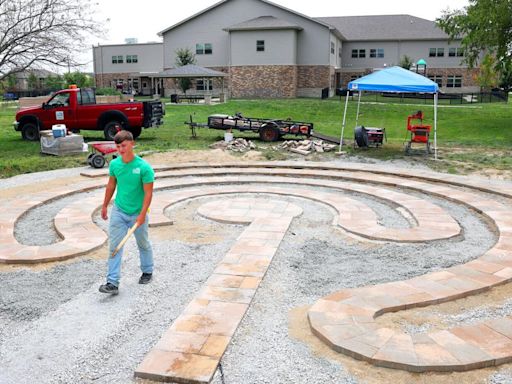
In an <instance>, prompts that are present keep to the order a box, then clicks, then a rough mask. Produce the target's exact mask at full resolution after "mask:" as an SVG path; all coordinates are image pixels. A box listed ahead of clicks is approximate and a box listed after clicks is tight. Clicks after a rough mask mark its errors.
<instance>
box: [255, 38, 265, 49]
mask: <svg viewBox="0 0 512 384" xmlns="http://www.w3.org/2000/svg"><path fill="white" fill-rule="evenodd" d="M264 51H265V40H256V52H264Z"/></svg>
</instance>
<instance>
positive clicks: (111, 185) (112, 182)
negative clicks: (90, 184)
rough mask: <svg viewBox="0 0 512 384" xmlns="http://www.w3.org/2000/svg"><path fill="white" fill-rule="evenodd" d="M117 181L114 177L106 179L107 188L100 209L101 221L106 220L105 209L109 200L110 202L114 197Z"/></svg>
mask: <svg viewBox="0 0 512 384" xmlns="http://www.w3.org/2000/svg"><path fill="white" fill-rule="evenodd" d="M116 186H117V180H116V178H115V177H114V176H110V177H109V179H108V183H107V187H106V188H105V198H104V199H103V206H102V207H101V218H102V219H103V220H107V219H108V215H107V208H108V204H109V203H110V200H112V196H114V192H115V190H116Z"/></svg>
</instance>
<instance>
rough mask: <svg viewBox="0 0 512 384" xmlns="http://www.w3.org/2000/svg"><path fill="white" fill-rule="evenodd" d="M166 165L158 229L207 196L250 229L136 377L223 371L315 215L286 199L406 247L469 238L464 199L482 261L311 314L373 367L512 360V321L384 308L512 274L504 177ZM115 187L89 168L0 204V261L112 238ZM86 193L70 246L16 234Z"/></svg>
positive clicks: (323, 330) (195, 377)
mask: <svg viewBox="0 0 512 384" xmlns="http://www.w3.org/2000/svg"><path fill="white" fill-rule="evenodd" d="M155 171H156V181H155V194H154V198H153V203H152V206H151V218H150V226H153V227H157V226H166V225H170V224H171V223H172V220H173V219H172V217H170V216H169V215H167V214H166V211H167V210H168V209H169V208H171V207H173V206H175V205H177V204H179V203H183V202H187V201H190V200H193V199H197V198H202V201H203V200H204V199H206V200H205V201H206V202H203V203H202V204H201V205H200V206H199V207H198V208H197V212H196V213H197V215H199V216H201V217H202V218H204V219H206V220H213V221H215V222H220V223H226V224H238V225H244V230H243V232H242V233H241V235H240V236H239V237H238V239H237V240H236V242H235V243H234V244H233V245H232V246H231V248H230V249H229V251H228V252H227V253H226V254H225V256H224V257H223V259H222V260H221V262H220V263H218V264H217V265H216V266H215V267H214V270H213V273H212V274H211V276H210V277H209V278H208V280H207V281H206V282H205V283H204V284H203V286H202V287H201V289H200V290H199V291H198V292H197V293H195V296H194V298H193V299H192V301H191V302H190V303H189V304H188V306H186V308H185V309H184V310H183V312H182V313H181V315H180V316H179V317H178V318H176V319H175V320H174V321H173V322H172V324H171V325H170V327H169V328H168V330H167V331H166V332H165V333H164V334H163V335H162V336H161V338H160V340H155V344H154V347H153V348H152V349H151V350H150V351H149V352H148V353H147V355H146V356H145V358H144V359H143V361H141V362H140V365H139V366H138V367H137V369H136V370H135V376H136V377H139V378H145V379H151V380H156V381H176V382H183V383H208V382H210V381H211V380H212V378H213V375H214V374H215V372H216V370H217V368H218V365H219V362H220V360H221V358H222V356H223V355H224V352H225V351H226V349H227V348H228V346H229V345H230V342H231V340H232V338H233V337H234V335H235V332H236V330H237V328H238V326H239V324H240V323H241V321H242V320H243V318H244V316H245V314H246V312H247V311H248V309H249V308H250V306H251V302H252V301H253V298H254V296H255V295H256V293H257V290H258V287H259V285H260V283H261V282H262V280H263V279H264V278H265V274H266V272H267V269H268V268H269V267H270V266H271V263H272V259H273V257H274V255H275V254H276V252H277V251H278V249H279V246H280V244H281V241H282V240H283V238H285V236H288V235H289V228H290V225H291V223H292V222H293V220H295V219H296V218H297V217H300V216H301V215H303V214H304V212H303V209H302V208H301V207H300V206H298V205H296V204H294V203H293V200H286V201H284V200H283V197H293V198H299V199H303V200H306V201H311V202H315V203H316V204H321V205H324V206H326V207H328V208H329V210H330V211H331V212H332V213H333V215H332V226H333V227H335V228H336V230H339V231H340V232H342V233H344V234H345V235H347V236H348V237H352V238H354V239H356V240H357V241H359V242H363V243H364V242H367V243H370V244H373V243H377V244H379V243H396V244H402V245H403V250H404V252H407V244H412V243H422V244H429V245H430V244H431V245H432V246H434V245H435V244H436V243H438V242H440V241H450V242H453V246H454V247H457V244H458V242H459V241H460V239H463V238H464V237H465V236H466V235H467V234H466V233H465V231H464V229H463V227H462V226H461V224H460V223H459V222H458V220H456V219H455V218H454V217H453V216H452V215H451V214H450V212H448V210H446V209H445V208H443V207H442V206H441V205H440V204H437V203H436V201H446V202H449V203H450V204H454V205H457V206H463V207H465V208H467V209H468V210H469V212H471V215H474V216H475V217H478V218H479V219H481V220H482V221H484V222H485V223H486V225H487V226H488V227H489V229H490V231H491V232H492V233H494V234H495V235H496V241H495V242H494V244H493V245H492V246H491V247H490V248H489V249H487V250H485V251H484V252H482V253H481V254H480V255H479V256H478V257H476V258H473V259H472V260H470V261H468V262H466V263H465V264H459V265H453V266H451V267H449V268H445V269H442V270H435V271H431V272H429V273H427V274H423V275H420V276H416V277H413V278H410V279H407V280H402V281H393V282H388V283H383V284H377V285H367V286H359V287H355V288H346V289H341V290H338V291H336V292H332V293H331V294H329V295H327V296H323V297H321V295H319V297H318V298H317V301H316V302H311V303H310V307H309V310H308V313H307V317H308V319H307V320H308V322H309V325H310V327H311V331H312V333H313V334H314V335H315V336H316V337H318V338H319V339H320V340H322V341H323V342H324V343H325V344H327V345H328V346H329V347H330V348H332V349H333V350H335V351H337V352H339V353H342V354H345V355H348V356H350V357H352V358H354V359H358V360H363V361H365V362H368V363H370V364H373V365H376V366H381V367H387V368H392V369H399V370H405V371H410V372H429V371H439V372H452V371H468V370H473V369H478V368H484V367H491V366H498V365H501V364H504V363H509V362H511V361H512V318H510V317H502V318H493V319H487V320H484V321H481V322H477V323H473V324H469V325H462V326H456V327H451V328H449V329H444V330H433V331H427V332H423V333H414V334H409V333H406V332H404V331H403V330H401V329H399V328H398V327H397V328H393V327H390V326H389V325H386V324H383V323H382V322H380V318H381V317H382V316H383V315H384V314H387V313H391V312H399V311H403V310H408V309H411V308H418V307H430V306H432V307H435V306H436V305H438V304H441V303H446V302H450V301H455V300H459V299H461V298H465V297H468V296H471V295H478V294H481V293H483V292H484V291H487V290H490V289H492V288H494V287H497V286H498V285H503V284H507V283H509V282H510V281H511V279H512V217H511V215H510V210H511V204H512V200H510V198H512V192H511V191H510V189H509V188H506V187H505V185H504V184H500V183H498V182H495V183H492V182H484V181H481V180H479V181H475V180H472V179H469V178H465V177H462V176H455V175H441V174H437V173H433V172H428V171H417V170H406V169H401V170H390V168H383V167H377V166H374V165H368V166H366V167H363V166H362V165H361V164H358V165H343V166H341V165H333V164H328V163H292V162H268V163H264V162H259V163H253V164H247V163H243V164H237V163H223V164H212V163H190V164H178V165H174V166H156V167H155ZM105 182H106V171H104V170H101V171H98V170H90V171H84V172H83V173H82V180H81V181H80V182H78V183H75V184H73V185H67V186H66V187H53V188H49V189H45V190H44V191H42V192H39V193H34V194H30V195H26V196H23V197H18V198H16V199H4V200H2V202H1V203H0V204H1V206H2V207H1V208H2V209H1V210H0V240H1V242H0V243H1V244H2V247H1V248H0V262H2V263H6V264H34V263H43V262H50V261H54V262H55V261H63V260H66V259H71V258H74V257H78V256H81V255H87V254H88V253H91V252H92V251H94V250H96V249H98V248H100V247H102V246H103V245H104V244H105V242H106V240H107V236H106V234H105V232H104V231H103V230H101V229H100V228H99V227H98V226H97V225H96V224H95V223H94V222H93V216H94V214H95V213H96V212H97V211H98V209H99V208H100V206H101V203H102V199H103V193H104V190H103V187H104V185H105ZM83 192H88V194H87V197H86V198H82V199H76V200H73V201H72V202H71V203H69V204H68V205H67V206H65V207H64V208H62V209H61V210H60V211H59V212H58V213H57V214H56V215H55V217H54V218H53V223H54V227H55V230H56V232H57V234H58V236H59V237H60V240H59V241H56V242H54V243H52V244H48V245H24V244H22V243H20V242H19V241H18V240H17V238H16V236H15V232H16V226H17V225H18V222H19V221H20V220H22V219H23V217H24V216H25V215H26V214H27V213H28V212H30V211H31V210H32V209H34V208H36V207H39V206H42V205H45V204H49V203H51V202H53V201H57V200H59V199H62V198H64V197H70V196H71V197H72V196H73V195H74V194H79V193H83ZM255 196H258V197H259V198H255ZM358 196H363V197H364V198H363V199H360V198H358ZM426 196H431V197H432V199H430V200H429V199H427V198H425V197H426ZM261 197H263V199H262V198H261ZM365 199H373V200H375V201H378V202H379V204H382V205H384V206H385V207H386V209H387V210H388V211H389V212H393V214H395V215H399V216H400V217H401V218H402V219H403V220H404V221H405V222H406V223H407V225H406V226H401V227H396V226H390V225H387V224H386V220H385V217H383V216H385V215H386V213H382V212H377V211H376V210H375V209H374V207H373V206H371V205H370V204H367V201H366V200H365Z"/></svg>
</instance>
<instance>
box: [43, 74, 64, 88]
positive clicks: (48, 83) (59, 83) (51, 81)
mask: <svg viewBox="0 0 512 384" xmlns="http://www.w3.org/2000/svg"><path fill="white" fill-rule="evenodd" d="M44 83H45V87H46V88H48V89H49V90H52V91H58V90H60V89H62V88H63V85H64V84H63V79H62V76H61V75H56V76H52V75H49V76H48V77H47V78H46V79H45V81H44Z"/></svg>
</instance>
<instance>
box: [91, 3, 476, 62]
mask: <svg viewBox="0 0 512 384" xmlns="http://www.w3.org/2000/svg"><path fill="white" fill-rule="evenodd" d="M217 2H218V1H217V0H174V1H171V0H145V1H140V0H122V1H121V0H96V3H97V5H96V10H97V20H108V21H106V23H105V26H106V29H107V33H106V34H105V36H102V38H94V39H93V40H92V41H91V45H98V44H123V43H124V42H125V39H126V38H136V39H137V42H139V43H146V42H150V41H161V38H160V37H159V36H158V35H157V33H158V32H160V31H162V30H164V29H166V28H168V27H170V26H171V25H174V24H176V23H178V22H180V21H181V20H183V19H185V18H187V17H189V16H192V15H193V14H195V13H197V12H200V11H202V10H203V9H205V8H208V7H210V6H211V5H213V4H216V3H217ZM272 2H273V3H276V4H279V5H281V6H284V7H286V8H289V9H292V10H294V11H296V12H299V13H302V14H304V15H307V16H310V17H321V16H362V15H394V14H409V15H413V16H417V17H422V18H425V19H429V20H435V19H436V18H437V17H439V16H441V14H442V12H443V10H446V9H447V8H450V9H451V10H454V9H460V8H463V7H465V6H467V5H468V0H450V1H448V0H414V1H411V0H385V1H384V0H350V1H349V0H337V1H333V0H272ZM90 56H92V52H91V55H90ZM90 60H92V57H91V58H90ZM89 67H91V68H92V65H89Z"/></svg>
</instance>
